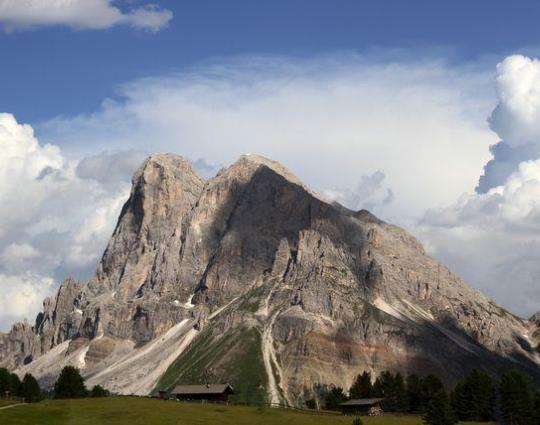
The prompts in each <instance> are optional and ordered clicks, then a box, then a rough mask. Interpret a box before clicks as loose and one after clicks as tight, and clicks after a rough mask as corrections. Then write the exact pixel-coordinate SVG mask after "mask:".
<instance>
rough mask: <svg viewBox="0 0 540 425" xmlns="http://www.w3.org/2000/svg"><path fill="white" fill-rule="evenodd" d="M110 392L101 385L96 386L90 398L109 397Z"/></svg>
mask: <svg viewBox="0 0 540 425" xmlns="http://www.w3.org/2000/svg"><path fill="white" fill-rule="evenodd" d="M108 396H109V391H107V390H106V389H105V388H103V387H102V386H101V385H94V387H93V388H92V390H91V391H90V397H108Z"/></svg>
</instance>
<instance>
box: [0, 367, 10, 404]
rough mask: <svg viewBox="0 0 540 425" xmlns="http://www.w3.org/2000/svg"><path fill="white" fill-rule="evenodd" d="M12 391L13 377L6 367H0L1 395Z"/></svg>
mask: <svg viewBox="0 0 540 425" xmlns="http://www.w3.org/2000/svg"><path fill="white" fill-rule="evenodd" d="M7 392H11V377H10V375H9V371H8V370H7V369H6V368H0V397H3V396H4V395H5V394H6V393H7Z"/></svg>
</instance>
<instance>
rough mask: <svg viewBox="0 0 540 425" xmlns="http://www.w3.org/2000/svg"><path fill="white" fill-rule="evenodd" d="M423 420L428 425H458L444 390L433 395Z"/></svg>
mask: <svg viewBox="0 0 540 425" xmlns="http://www.w3.org/2000/svg"><path fill="white" fill-rule="evenodd" d="M423 420H424V423H425V424H426V425H455V424H457V423H458V421H457V418H456V416H455V415H454V412H453V411H452V407H451V406H450V400H448V396H447V395H446V392H445V391H444V390H439V391H438V392H436V393H435V394H433V397H432V398H431V401H430V402H429V404H428V405H427V408H426V413H425V414H424V417H423Z"/></svg>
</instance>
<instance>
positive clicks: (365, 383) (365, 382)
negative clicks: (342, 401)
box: [349, 372, 373, 399]
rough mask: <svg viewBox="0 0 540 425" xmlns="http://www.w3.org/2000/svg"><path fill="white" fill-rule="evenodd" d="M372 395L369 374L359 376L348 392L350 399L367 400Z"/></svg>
mask: <svg viewBox="0 0 540 425" xmlns="http://www.w3.org/2000/svg"><path fill="white" fill-rule="evenodd" d="M372 395H373V385H372V383H371V373H369V372H364V373H362V374H361V375H358V376H357V377H356V380H355V381H354V383H353V384H352V386H351V389H350V390H349V396H350V398H353V399H358V398H369V397H371V396H372Z"/></svg>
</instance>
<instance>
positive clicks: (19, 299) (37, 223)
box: [0, 114, 129, 328]
mask: <svg viewBox="0 0 540 425" xmlns="http://www.w3.org/2000/svg"><path fill="white" fill-rule="evenodd" d="M0 151H1V152H2V155H1V156H0V203H1V204H2V211H1V213H0V247H2V248H1V249H0V328H5V327H6V326H7V325H8V323H9V321H11V320H12V319H14V318H15V319H21V318H22V317H28V318H29V319H30V320H32V319H33V316H34V315H35V313H36V312H37V311H38V308H39V306H40V303H41V301H42V300H43V297H44V296H45V295H48V294H49V293H51V291H53V289H54V288H55V286H56V284H58V282H59V281H60V279H62V278H65V277H67V275H70V274H72V275H74V276H75V277H81V278H85V277H88V275H89V274H90V273H91V271H93V269H94V268H95V265H96V261H97V258H98V257H99V256H100V255H101V253H102V251H103V249H104V247H105V244H106V241H107V239H108V238H109V236H110V234H111V233H112V228H113V226H114V224H115V220H116V217H117V215H118V213H119V211H120V208H121V205H122V202H124V201H125V199H126V198H127V190H128V186H129V179H125V178H124V176H123V175H121V176H119V177H118V178H119V179H121V181H120V182H119V183H117V184H115V185H113V184H111V182H110V181H108V182H107V183H108V184H104V183H103V182H102V181H99V180H94V179H92V178H91V176H89V175H88V173H89V171H88V170H89V169H90V168H91V167H90V166H89V165H88V163H89V162H91V161H92V158H90V159H87V160H86V162H85V161H80V162H79V161H71V160H69V159H67V158H66V157H65V156H64V155H63V153H62V151H61V150H60V148H59V147H58V146H54V145H50V144H41V143H40V142H39V141H38V139H37V138H36V137H35V135H34V132H33V129H32V128H31V127H30V126H28V125H23V124H19V123H18V122H17V121H16V119H15V117H13V116H12V115H10V114H0ZM103 156H104V157H106V155H103ZM104 161H105V159H104ZM81 164H83V168H84V169H85V170H86V171H87V174H86V175H83V176H78V175H77V170H78V167H79V166H81ZM85 164H86V165H85ZM85 167H86V168H85ZM83 174H84V173H83ZM109 174H110V173H109ZM110 178H112V177H110Z"/></svg>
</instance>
